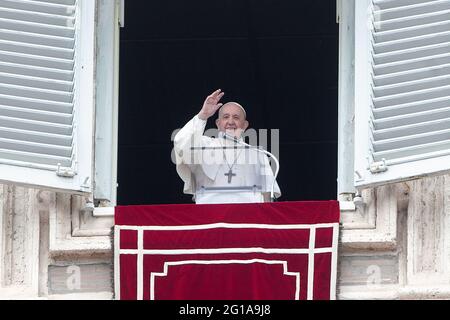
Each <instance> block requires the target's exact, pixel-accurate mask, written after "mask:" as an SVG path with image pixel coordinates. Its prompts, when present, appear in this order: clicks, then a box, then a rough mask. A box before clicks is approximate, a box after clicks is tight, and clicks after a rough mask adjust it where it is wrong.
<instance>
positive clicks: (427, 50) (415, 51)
mask: <svg viewBox="0 0 450 320" xmlns="http://www.w3.org/2000/svg"><path fill="white" fill-rule="evenodd" d="M449 52H450V41H448V42H446V43H438V44H435V45H430V46H425V47H421V48H412V49H406V50H400V51H396V52H388V53H382V54H374V56H373V60H374V63H375V65H376V66H381V65H383V64H388V63H394V62H401V61H408V60H415V59H420V58H425V57H433V56H441V55H445V54H448V53H449Z"/></svg>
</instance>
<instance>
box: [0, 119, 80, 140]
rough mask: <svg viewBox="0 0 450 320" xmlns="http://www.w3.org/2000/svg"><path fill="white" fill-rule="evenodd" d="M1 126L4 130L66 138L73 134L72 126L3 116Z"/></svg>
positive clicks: (0, 120)
mask: <svg viewBox="0 0 450 320" xmlns="http://www.w3.org/2000/svg"><path fill="white" fill-rule="evenodd" d="M0 126H1V127H4V128H14V129H22V130H30V131H37V132H45V133H53V134H61V135H66V136H72V132H73V130H72V126H71V125H64V124H58V123H52V122H45V121H35V120H27V119H22V118H13V117H2V116H0Z"/></svg>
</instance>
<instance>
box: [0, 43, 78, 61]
mask: <svg viewBox="0 0 450 320" xmlns="http://www.w3.org/2000/svg"><path fill="white" fill-rule="evenodd" d="M0 48H1V49H2V51H7V52H14V53H23V54H29V55H34V56H43V57H50V58H58V59H67V60H72V59H73V57H74V54H75V50H74V49H65V48H57V47H51V46H44V45H37V44H29V43H21V42H14V41H6V40H1V39H0Z"/></svg>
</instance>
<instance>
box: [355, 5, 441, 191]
mask: <svg viewBox="0 0 450 320" xmlns="http://www.w3.org/2000/svg"><path fill="white" fill-rule="evenodd" d="M355 9H356V10H355V26H356V27H355V28H356V30H355V31H356V32H355V47H356V51H355V83H356V85H355V120H356V122H355V171H356V172H355V185H356V186H357V187H364V186H374V185H378V184H383V183H386V182H395V181H401V180H405V179H410V178H414V177H418V176H423V175H427V174H432V173H439V172H444V171H446V170H449V169H450V0H357V1H356V8H355Z"/></svg>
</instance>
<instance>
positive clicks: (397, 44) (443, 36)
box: [373, 31, 450, 54]
mask: <svg viewBox="0 0 450 320" xmlns="http://www.w3.org/2000/svg"><path fill="white" fill-rule="evenodd" d="M448 39H450V31H446V32H439V33H434V34H427V35H421V36H417V37H412V38H407V39H401V40H393V41H387V42H381V43H375V44H374V46H373V52H374V53H375V54H380V53H387V52H396V51H400V50H406V49H411V48H420V47H425V46H430V45H437V44H440V43H444V42H448Z"/></svg>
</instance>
